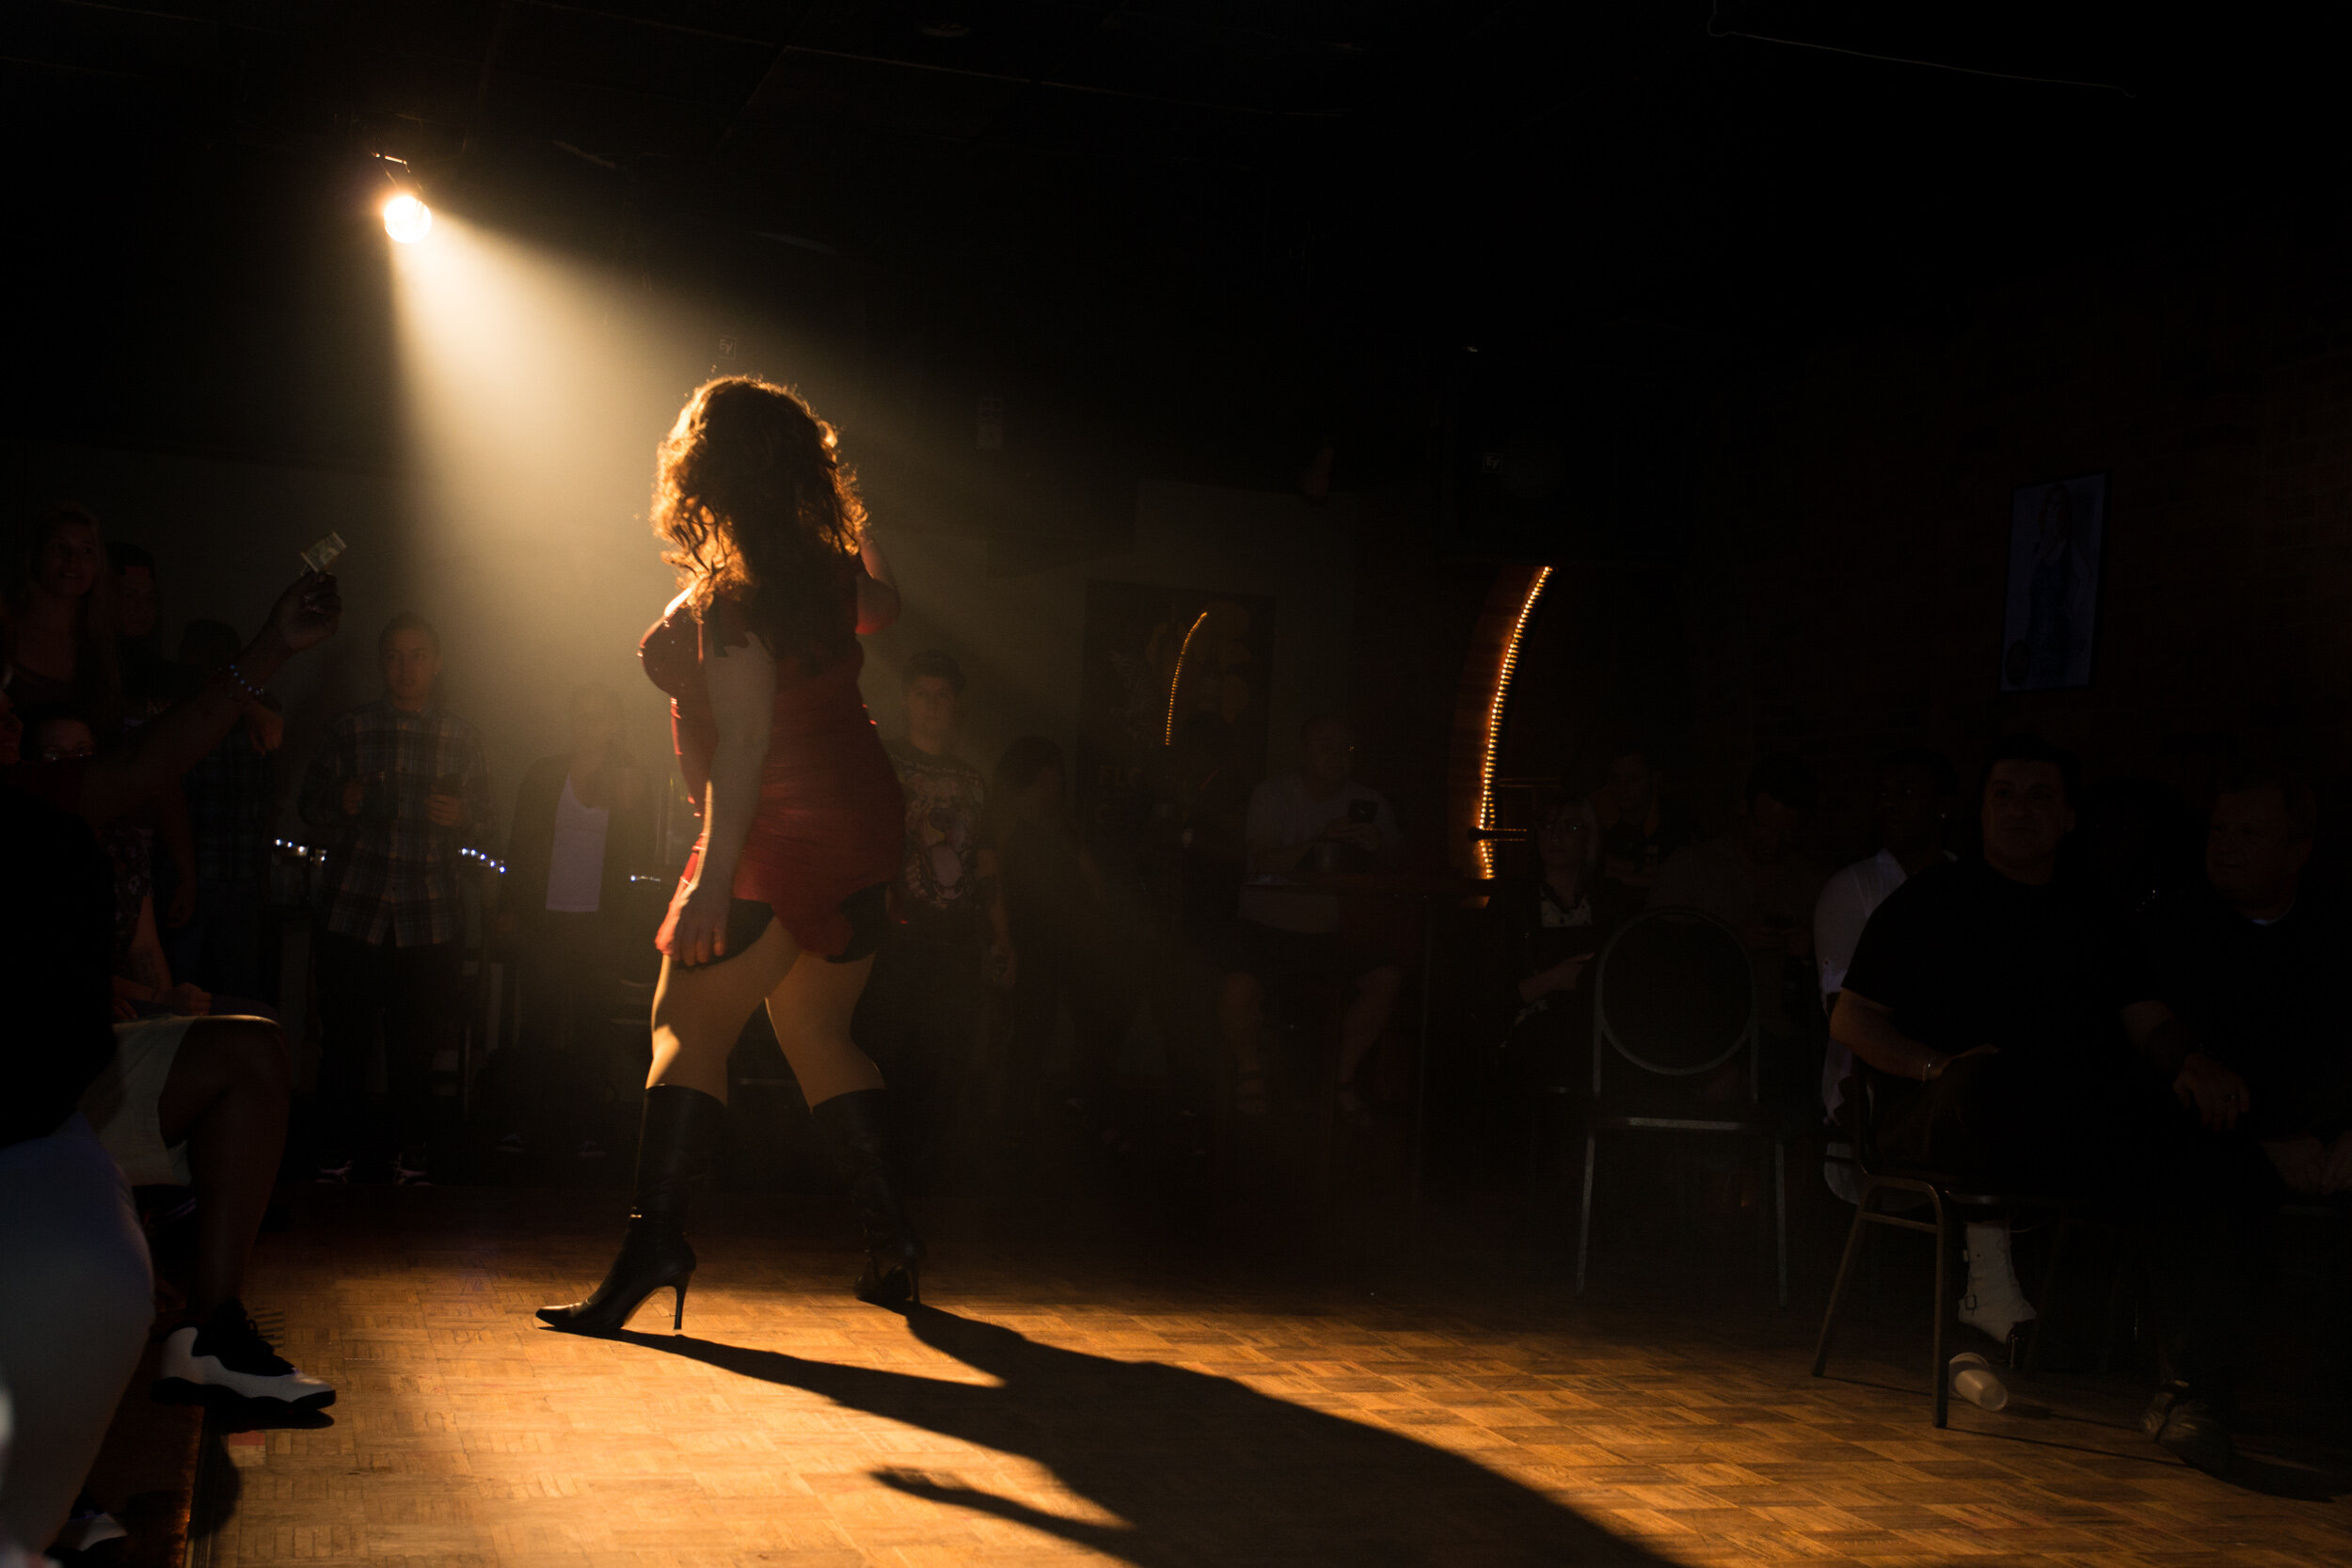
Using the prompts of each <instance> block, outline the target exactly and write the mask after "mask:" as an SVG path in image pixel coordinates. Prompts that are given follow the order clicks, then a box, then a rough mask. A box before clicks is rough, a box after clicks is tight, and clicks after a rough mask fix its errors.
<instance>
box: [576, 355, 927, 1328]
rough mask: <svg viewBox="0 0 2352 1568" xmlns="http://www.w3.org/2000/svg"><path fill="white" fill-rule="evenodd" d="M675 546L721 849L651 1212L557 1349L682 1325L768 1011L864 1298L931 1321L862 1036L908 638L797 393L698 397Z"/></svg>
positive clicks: (895, 853)
mask: <svg viewBox="0 0 2352 1568" xmlns="http://www.w3.org/2000/svg"><path fill="white" fill-rule="evenodd" d="M653 521H654V531H655V532H656V533H658V534H659V535H660V537H661V539H662V540H663V541H664V542H665V543H666V544H667V545H668V546H670V547H669V549H668V550H667V551H665V552H664V554H663V556H662V559H663V560H665V561H667V562H670V563H671V564H672V565H674V566H675V567H676V568H677V569H678V576H679V578H680V580H681V581H682V582H683V583H684V584H685V592H683V593H681V594H679V595H678V596H677V598H676V599H675V600H674V601H672V603H671V605H670V608H669V611H668V613H667V614H666V615H664V616H663V618H662V620H661V622H660V624H659V625H658V626H655V627H654V628H653V629H652V630H651V631H649V632H647V633H646V634H645V640H644V644H643V646H642V647H641V648H640V649H639V654H640V657H642V658H643V660H644V666H645V673H646V674H647V675H648V676H650V677H651V678H652V680H653V683H654V684H655V685H656V686H658V687H660V689H662V690H664V691H666V692H668V693H669V694H670V697H671V728H672V730H673V732H674V733H675V736H676V738H677V750H678V757H679V761H680V765H681V767H682V768H683V769H684V771H685V775H686V783H687V787H688V789H689V790H690V791H691V794H692V795H693V797H694V799H695V801H696V804H697V806H698V808H699V810H700V811H701V814H702V819H703V832H702V838H701V840H700V841H699V842H698V843H697V844H696V845H695V846H694V851H693V854H692V855H691V856H690V857H689V858H688V860H687V863H686V872H685V876H684V877H683V878H682V879H681V880H680V881H679V883H678V887H677V892H676V894H675V896H674V897H673V898H672V899H671V901H670V912H669V917H668V918H667V919H666V920H664V921H663V922H662V926H661V932H660V936H659V937H658V938H656V941H655V944H656V945H657V946H658V947H660V950H661V953H662V960H661V979H660V985H659V986H658V987H657V988H656V989H655V991H654V1000H653V1071H652V1073H651V1074H650V1075H649V1076H648V1077H647V1078H646V1080H645V1110H644V1134H643V1138H642V1141H641V1142H640V1144H639V1147H638V1153H637V1191H636V1201H635V1203H634V1204H633V1205H632V1207H631V1209H630V1212H629V1222H628V1236H627V1238H626V1239H625V1240H624V1241H623V1242H622V1243H621V1252H620V1256H619V1257H618V1258H616V1259H614V1260H613V1263H612V1268H611V1270H610V1271H608V1272H607V1273H606V1275H605V1277H604V1283H603V1284H602V1285H600V1286H598V1287H597V1288H596V1293H595V1294H594V1295H592V1296H590V1297H589V1298H588V1299H587V1300H586V1301H582V1302H577V1303H575V1304H573V1305H571V1306H568V1307H541V1308H540V1309H539V1316H540V1318H541V1319H543V1320H544V1321H546V1322H548V1323H552V1324H554V1325H555V1326H556V1327H558V1328H564V1329H570V1330H573V1331H575V1332H579V1333H587V1334H610V1333H612V1332H613V1331H615V1330H617V1329H619V1328H620V1327H621V1326H622V1325H623V1324H624V1323H627V1322H628V1317H629V1314H630V1313H631V1312H633V1311H635V1310H636V1308H637V1307H638V1304H639V1303H641V1302H642V1301H644V1298H645V1297H646V1296H648V1295H650V1294H652V1293H653V1292H654V1291H658V1290H660V1289H662V1288H663V1287H665V1286H669V1287H674V1288H675V1290H676V1291H677V1311H676V1313H675V1315H674V1316H673V1319H672V1324H673V1326H674V1327H675V1326H682V1325H683V1323H684V1322H685V1312H686V1286H687V1281H688V1279H689V1277H690V1276H691V1275H692V1274H693V1272H694V1251H693V1248H692V1247H691V1246H689V1245H688V1244H687V1242H686V1234H685V1223H686V1211H687V1203H688V1199H689V1197H690V1196H691V1192H692V1189H693V1187H694V1186H695V1184H696V1183H697V1182H699V1181H700V1180H702V1179H703V1178H704V1177H705V1176H706V1175H707V1173H708V1171H709V1169H710V1165H711V1159H712V1154H713V1152H714V1150H715V1149H716V1148H717V1145H718V1139H719V1129H720V1126H721V1123H722V1122H723V1119H724V1117H725V1112H726V1094H727V1053H729V1052H730V1051H731V1050H732V1049H733V1048H734V1045H735V1041H736V1037H738V1036H739V1034H741V1032H742V1029H743V1022H744V1020H745V1019H746V1018H747V1017H749V1016H750V1014H751V1011H752V1009H753V1008H754V1007H756V1006H760V1005H761V1004H762V1003H763V1002H764V1003H765V1004H766V1005H767V1007H768V1016H769V1018H770V1020H771V1021H772V1022H773V1023H774V1024H775V1029H776V1038H777V1040H778V1041H779V1042H780V1043H781V1044H782V1045H783V1047H784V1053H785V1055H786V1056H787V1058H788V1059H789V1060H790V1061H791V1064H792V1071H793V1074H794V1076H795V1077H797V1078H798V1079H799V1080H800V1085H801V1092H802V1093H803V1095H804V1096H805V1097H806V1098H807V1100H808V1103H809V1109H810V1113H811V1115H812V1117H814V1119H815V1121H816V1123H817V1128H818V1134H819V1136H820V1138H821V1139H822V1141H823V1142H825V1143H826V1144H827V1145H829V1146H830V1148H831V1149H832V1152H833V1154H834V1159H835V1161H836V1163H837V1164H839V1166H840V1168H841V1171H842V1174H843V1176H844V1178H845V1179H846V1180H847V1181H848V1184H849V1188H850V1196H851V1197H852V1198H853V1199H854V1201H855V1203H856V1206H857V1211H858V1216H859V1218H860V1220H861V1221H862V1222H863V1223H864V1226H865V1230H866V1273H865V1275H864V1276H863V1277H862V1278H860V1279H859V1280H858V1282H857V1285H856V1291H857V1293H858V1295H859V1296H860V1297H862V1298H863V1299H865V1300H866V1301H870V1302H874V1303H877V1304H879V1305H882V1306H885V1307H899V1306H906V1305H913V1304H914V1303H916V1302H918V1301H919V1300H920V1299H921V1296H920V1272H919V1271H920V1268H921V1264H922V1259H923V1248H922V1243H919V1242H918V1241H916V1240H915V1238H914V1232H913V1231H912V1230H911V1229H910V1228H909V1227H908V1225H907V1219H906V1213H905V1211H904V1210H903V1209H902V1208H901V1207H900V1205H899V1202H898V1193H897V1190H896V1187H895V1184H894V1182H893V1180H892V1177H891V1169H890V1164H889V1161H888V1158H887V1156H886V1154H885V1151H884V1147H883V1139H882V1126H883V1111H884V1107H885V1105H886V1104H887V1102H888V1097H887V1094H886V1091H885V1090H884V1089H883V1087H882V1074H881V1073H880V1072H879V1071H878V1070H876V1069H875V1067H874V1064H873V1063H872V1062H871V1061H870V1060H868V1059H867V1058H866V1053H864V1052H862V1051H860V1050H859V1049H858V1048H857V1047H856V1045H854V1044H853V1043H851V1041H850V1011H851V1009H853V1008H854V1007H855V1006H856V1005H857V998H858V992H859V991H860V990H864V989H865V986H866V972H867V971H868V970H869V969H871V968H872V967H873V958H874V951H875V949H876V947H878V946H879V945H880V944H881V942H882V933H883V931H884V929H885V928H886V926H887V924H888V919H889V915H888V899H887V893H886V887H887V884H888V883H889V881H890V879H892V878H893V877H894V876H896V875H897V873H898V862H899V855H900V852H901V838H902V835H903V833H904V832H905V821H906V808H905V805H904V803H903V800H901V797H900V795H899V792H898V775H897V773H896V771H895V770H894V769H893V768H892V767H891V763H890V758H889V755H888V753H887V752H884V751H883V750H882V742H881V741H880V740H879V739H878V738H876V736H875V734H874V725H873V721H871V720H869V719H868V718H867V717H866V705H865V703H864V702H863V700H862V699H861V698H860V696H859V694H858V685H857V677H858V671H859V670H860V668H861V667H862V666H863V665H864V664H865V661H866V656H865V651H864V650H863V649H862V648H861V647H860V646H859V644H858V641H857V639H858V635H859V634H861V633H866V632H875V631H880V630H882V628H883V627H884V626H888V625H890V623H891V622H892V621H894V620H896V619H897V618H898V590H897V589H896V588H895V587H894V586H893V585H892V583H891V579H890V572H889V568H888V566H887V565H886V564H885V563H884V562H883V561H882V555H881V552H880V551H879V550H877V549H876V548H875V546H874V542H873V538H872V536H871V534H870V533H869V532H868V531H866V517H865V512H864V509H863V508H862V507H861V506H860V505H859V504H858V499H857V492H856V490H855V488H854V487H853V485H852V484H851V482H850V474H849V472H848V470H847V469H845V468H844V467H842V465H841V463H840V460H839V458H838V456H837V455H836V453H835V451H834V433H833V430H832V429H831V427H829V426H828V425H826V424H825V423H824V421H823V420H819V419H818V418H817V417H816V416H815V415H814V414H812V413H810V412H809V409H808V405H807V404H804V403H803V402H802V401H801V400H800V399H799V398H798V397H795V396H794V395H793V394H792V393H790V392H788V391H786V390H785V389H784V388H781V387H774V386H771V385H770V384H768V383H767V382H764V381H759V380H756V379H754V378H752V377H748V376H724V377H722V378H720V379H719V380H716V381H712V382H708V383H707V384H705V385H704V386H703V387H701V388H697V389H696V391H695V392H694V395H693V396H692V397H691V399H689V400H688V402H687V404H686V407H685V408H684V410H683V411H681V412H680V413H679V415H678V419H677V423H676V425H675V427H674V428H673V429H672V430H671V432H670V436H669V439H668V440H666V441H664V442H663V443H662V446H661V451H660V462H659V465H658V468H657V472H656V475H655V481H654V504H653Z"/></svg>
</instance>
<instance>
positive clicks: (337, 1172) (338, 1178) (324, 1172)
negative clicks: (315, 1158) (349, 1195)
mask: <svg viewBox="0 0 2352 1568" xmlns="http://www.w3.org/2000/svg"><path fill="white" fill-rule="evenodd" d="M351 1163H352V1162H351V1156H350V1155H348V1154H340V1153H338V1154H328V1155H326V1156H323V1157H322V1158H321V1159H320V1161H319V1173H318V1177H317V1180H318V1184H319V1185H320V1186H322V1187H348V1186H350V1185H351Z"/></svg>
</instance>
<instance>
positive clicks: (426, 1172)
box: [392, 1148, 433, 1187]
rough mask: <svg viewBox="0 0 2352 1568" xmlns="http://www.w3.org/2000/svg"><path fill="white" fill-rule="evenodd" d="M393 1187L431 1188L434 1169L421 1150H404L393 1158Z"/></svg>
mask: <svg viewBox="0 0 2352 1568" xmlns="http://www.w3.org/2000/svg"><path fill="white" fill-rule="evenodd" d="M392 1185H393V1186H395V1187H430V1186H431V1185H433V1173H432V1168H431V1167H430V1166H429V1165H428V1164H426V1161H425V1153H424V1150H423V1149H421V1148H404V1149H402V1150H401V1151H400V1152H399V1153H398V1154H395V1155H393V1156H392Z"/></svg>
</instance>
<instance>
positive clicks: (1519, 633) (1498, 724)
mask: <svg viewBox="0 0 2352 1568" xmlns="http://www.w3.org/2000/svg"><path fill="white" fill-rule="evenodd" d="M1550 580H1551V568H1550V567H1549V566H1543V567H1538V568H1537V569H1536V572H1535V580H1534V581H1533V582H1531V583H1529V584H1528V585H1527V597H1526V598H1525V599H1523V600H1521V601H1520V602H1519V613H1518V619H1517V620H1514V621H1513V622H1512V623H1511V635H1510V637H1509V638H1508V639H1507V640H1506V641H1504V642H1503V644H1502V660H1501V662H1499V663H1498V664H1497V665H1496V666H1495V692H1494V696H1493V697H1492V698H1490V699H1489V700H1488V701H1487V704H1486V749H1485V751H1484V752H1482V753H1481V754H1480V756H1479V759H1478V826H1479V827H1480V828H1481V829H1486V830H1491V829H1492V828H1493V827H1494V825H1495V760H1496V759H1495V753H1496V751H1497V750H1498V748H1500V747H1501V745H1502V709H1503V705H1504V704H1505V703H1507V702H1508V701H1509V700H1510V697H1511V673H1512V672H1513V671H1514V670H1517V669H1518V663H1519V641H1520V640H1521V639H1523V638H1524V637H1526V635H1527V622H1528V618H1529V617H1530V616H1532V615H1534V613H1535V601H1536V600H1537V599H1540V598H1542V597H1543V596H1544V585H1545V584H1546V583H1548V582H1549V581H1550ZM1478 870H1479V875H1481V876H1485V877H1491V876H1493V875H1494V874H1495V847H1494V841H1493V840H1491V839H1484V838H1482V839H1480V840H1479V841H1478Z"/></svg>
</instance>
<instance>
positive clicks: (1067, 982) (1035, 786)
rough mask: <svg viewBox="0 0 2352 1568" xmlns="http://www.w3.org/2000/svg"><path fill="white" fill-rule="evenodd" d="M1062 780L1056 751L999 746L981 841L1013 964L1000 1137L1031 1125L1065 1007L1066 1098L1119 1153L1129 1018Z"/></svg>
mask: <svg viewBox="0 0 2352 1568" xmlns="http://www.w3.org/2000/svg"><path fill="white" fill-rule="evenodd" d="M1063 777H1064V774H1063V768H1062V753H1061V748H1060V747H1058V746H1057V745H1055V744H1054V743H1053V742H1052V741H1051V740H1048V739H1047V738H1045V736H1041V735H1027V736H1022V737H1021V738H1019V739H1018V740H1015V741H1014V742H1013V743H1012V744H1011V745H1009V746H1008V747H1006V748H1005V752H1004V755H1003V756H1001V757H999V758H998V759H997V762H996V771H995V775H994V776H993V778H992V779H991V780H990V781H989V796H988V802H989V817H990V823H989V826H990V832H989V838H990V841H991V842H992V843H993V845H994V847H995V850H996V858H997V860H998V862H999V863H1000V864H1001V865H1002V867H1003V870H1004V879H1005V914H1006V919H1007V921H1008V923H1009V926H1010V927H1011V931H1012V942H1013V949H1014V951H1015V952H1017V953H1019V954H1020V955H1021V968H1020V973H1019V974H1018V975H1017V976H1016V978H1015V979H1014V982H1013V986H1012V994H1011V997H1010V1006H1009V1009H1008V1010H1009V1019H1008V1021H1007V1022H1008V1027H1007V1029H1006V1030H1005V1041H1006V1047H1007V1050H1006V1064H1005V1065H1006V1074H1005V1078H1006V1083H1005V1101H1006V1110H1007V1129H1008V1131H1009V1132H1010V1133H1011V1134H1012V1135H1013V1136H1015V1137H1016V1138H1018V1137H1020V1136H1022V1135H1023V1134H1024V1132H1025V1130H1026V1129H1027V1128H1028V1127H1029V1126H1031V1125H1032V1124H1033V1123H1034V1122H1035V1119H1036V1117H1037V1114H1038V1111H1039V1109H1040V1105H1039V1101H1040V1099H1041V1093H1042V1091H1043V1089H1044V1086H1045V1070H1046V1067H1047V1059H1048V1056H1049V1054H1050V1053H1051V1052H1052V1049H1053V1044H1054V1035H1055V1029H1056V1026H1057V1024H1058V1023H1059V1022H1060V1020H1061V1015H1062V1011H1063V1008H1064V1007H1065V1006H1067V1007H1068V1009H1069V1012H1070V1016H1071V1022H1072V1024H1073V1030H1074V1039H1075V1041H1076V1051H1075V1054H1074V1056H1073V1060H1072V1063H1071V1068H1072V1074H1071V1078H1072V1082H1071V1085H1070V1099H1071V1101H1072V1103H1073V1107H1074V1108H1075V1109H1076V1110H1077V1111H1078V1113H1079V1114H1080V1115H1081V1116H1082V1117H1086V1118H1088V1119H1089V1121H1090V1122H1091V1123H1093V1124H1094V1125H1095V1127H1096V1129H1097V1131H1098V1132H1100V1133H1101V1135H1102V1136H1103V1137H1104V1140H1105V1141H1106V1142H1108V1143H1111V1144H1113V1145H1116V1144H1117V1143H1118V1142H1120V1133H1119V1132H1118V1129H1117V1126H1116V1123H1115V1122H1114V1121H1113V1119H1112V1117H1113V1107H1112V1095H1111V1085H1112V1075H1113V1073H1114V1071H1115V1069H1116V1068H1117V1056H1118V1051H1119V1046H1120V1039H1121V1037H1122V1032H1123V1031H1122V1025H1123V1024H1124V1022H1125V1021H1126V1014H1127V1011H1128V1009H1127V1008H1125V1007H1123V1006H1120V1002H1119V1000H1118V992H1119V990H1120V986H1121V982H1122V979H1123V975H1122V974H1121V971H1122V970H1123V969H1124V968H1125V965H1124V964H1123V963H1122V961H1121V957H1122V956H1121V954H1120V942H1119V941H1118V940H1117V931H1116V926H1115V921H1116V915H1115V911H1114V909H1113V904H1112V900H1111V898H1110V897H1109V896H1108V894H1107V892H1106V890H1105V888H1104V879H1103V874H1102V869H1101V867H1100V866H1098V865H1097V864H1096V863H1095V861H1094V857H1093V856H1092V855H1091V854H1089V852H1088V851H1087V849H1086V847H1084V846H1083V845H1081V844H1080V843H1079V842H1078V835H1077V833H1076V832H1075V831H1074V830H1073V826H1072V824H1071V821H1070V809H1069V806H1068V804H1067V802H1066V801H1065V800H1064V797H1063V793H1062V781H1063Z"/></svg>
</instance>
